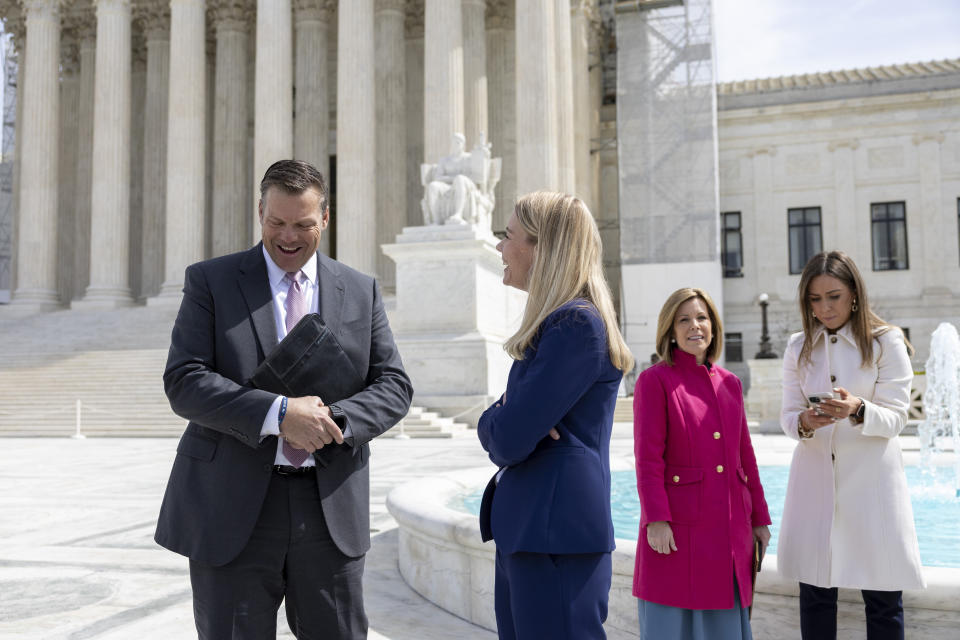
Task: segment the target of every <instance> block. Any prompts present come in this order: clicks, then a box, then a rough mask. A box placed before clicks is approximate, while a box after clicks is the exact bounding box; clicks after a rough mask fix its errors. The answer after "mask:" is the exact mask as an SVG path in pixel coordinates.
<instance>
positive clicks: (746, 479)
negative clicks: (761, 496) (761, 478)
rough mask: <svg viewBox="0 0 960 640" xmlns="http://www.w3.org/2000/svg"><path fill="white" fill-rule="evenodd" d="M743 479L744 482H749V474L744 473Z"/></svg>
mask: <svg viewBox="0 0 960 640" xmlns="http://www.w3.org/2000/svg"><path fill="white" fill-rule="evenodd" d="M743 481H744V482H750V476H748V475H747V474H744V475H743Z"/></svg>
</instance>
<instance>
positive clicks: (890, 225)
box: [870, 202, 910, 271]
mask: <svg viewBox="0 0 960 640" xmlns="http://www.w3.org/2000/svg"><path fill="white" fill-rule="evenodd" d="M870 222H871V224H870V227H871V236H872V241H873V270H874V271H897V270H903V269H909V268H910V260H909V258H908V256H907V207H906V205H905V204H904V203H903V202H876V203H872V204H871V205H870Z"/></svg>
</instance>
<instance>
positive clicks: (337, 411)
mask: <svg viewBox="0 0 960 640" xmlns="http://www.w3.org/2000/svg"><path fill="white" fill-rule="evenodd" d="M327 407H328V408H329V409H330V417H331V418H333V421H334V422H336V423H337V426H338V427H340V428H341V429H343V426H344V423H345V422H346V421H345V418H346V416H345V415H344V413H343V409H341V408H340V407H338V406H337V405H335V404H331V405H327Z"/></svg>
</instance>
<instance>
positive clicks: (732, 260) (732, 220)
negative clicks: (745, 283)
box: [720, 211, 743, 278]
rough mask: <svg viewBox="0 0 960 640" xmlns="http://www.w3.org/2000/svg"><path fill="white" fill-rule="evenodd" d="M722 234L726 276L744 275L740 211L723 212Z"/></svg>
mask: <svg viewBox="0 0 960 640" xmlns="http://www.w3.org/2000/svg"><path fill="white" fill-rule="evenodd" d="M720 217H721V224H722V227H723V229H722V234H723V235H722V236H721V238H720V244H721V248H720V251H721V253H720V261H721V262H722V263H723V277H724V278H742V277H743V235H742V234H741V233H740V212H739V211H728V212H726V213H721V214H720Z"/></svg>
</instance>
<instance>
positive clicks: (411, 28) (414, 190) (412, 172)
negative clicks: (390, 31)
mask: <svg viewBox="0 0 960 640" xmlns="http://www.w3.org/2000/svg"><path fill="white" fill-rule="evenodd" d="M406 14H407V15H406V46H405V49H406V51H405V56H404V64H405V66H406V94H407V96H406V102H405V105H406V109H405V111H406V136H407V155H406V158H407V163H406V166H407V202H406V206H405V210H406V216H407V218H406V219H407V223H406V224H407V226H408V227H415V226H418V225H422V224H423V211H422V209H421V208H420V200H421V198H423V186H422V185H421V184H420V164H421V163H422V162H423V5H422V4H419V3H415V2H411V3H408V4H407V11H406Z"/></svg>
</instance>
